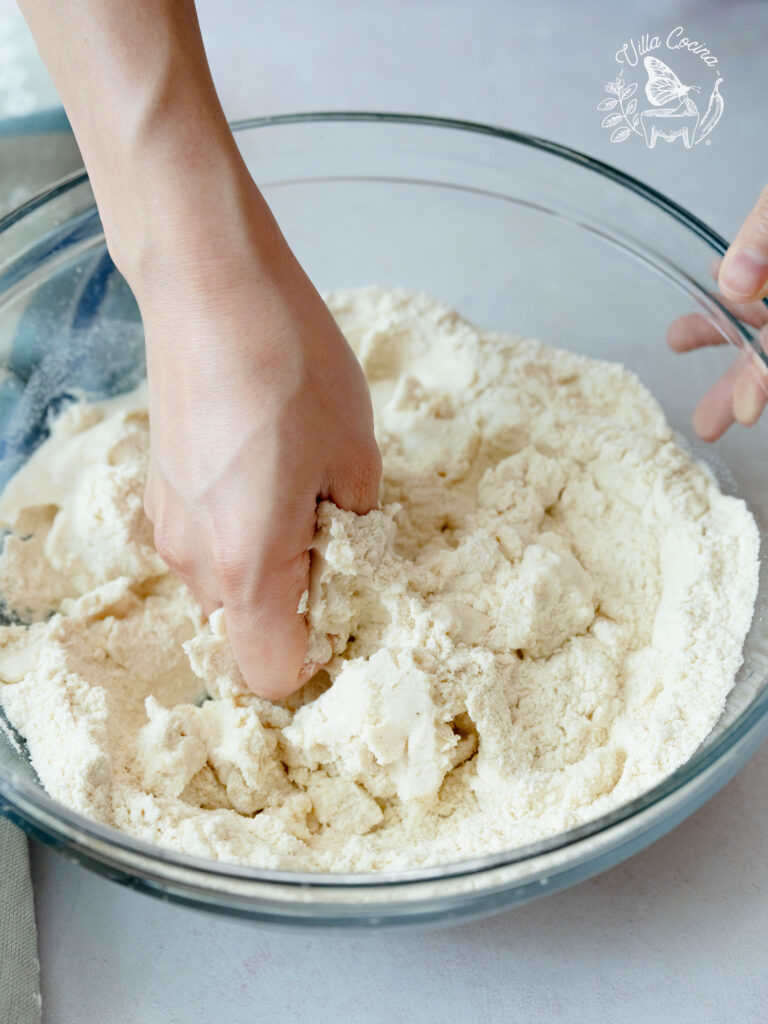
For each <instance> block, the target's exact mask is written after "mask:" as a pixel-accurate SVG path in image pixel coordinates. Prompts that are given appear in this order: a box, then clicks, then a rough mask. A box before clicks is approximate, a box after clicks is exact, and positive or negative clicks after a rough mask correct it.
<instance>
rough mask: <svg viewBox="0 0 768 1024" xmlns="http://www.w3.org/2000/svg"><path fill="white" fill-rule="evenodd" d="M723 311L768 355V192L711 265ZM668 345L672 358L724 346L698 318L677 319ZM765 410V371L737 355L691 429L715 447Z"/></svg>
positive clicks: (705, 399)
mask: <svg viewBox="0 0 768 1024" xmlns="http://www.w3.org/2000/svg"><path fill="white" fill-rule="evenodd" d="M713 276H716V278H717V282H718V285H719V287H720V291H721V292H722V294H723V295H724V296H725V302H724V303H723V305H725V306H726V307H727V308H728V310H729V311H730V312H731V313H732V314H733V315H734V316H735V317H737V318H738V319H740V320H743V321H744V322H745V323H747V324H749V325H751V326H752V327H755V328H757V329H758V331H759V334H758V343H759V344H760V345H761V346H762V350H763V352H764V353H766V354H768V309H766V307H765V306H764V304H763V303H762V302H761V301H760V300H761V299H763V298H764V297H766V296H768V188H766V189H765V190H764V191H763V193H762V194H761V196H760V198H759V200H758V202H757V204H756V206H755V208H754V209H753V210H752V212H751V213H750V215H749V216H748V217H747V219H746V221H745V222H744V224H743V225H742V227H741V230H740V231H739V232H738V234H737V235H736V238H735V239H734V240H733V242H732V243H731V245H730V247H729V248H728V251H727V252H726V254H725V256H724V257H723V259H722V261H718V262H716V263H715V264H714V265H713ZM667 337H668V341H669V344H670V346H671V347H672V348H673V349H674V350H675V351H676V352H690V351H692V350H693V349H697V348H702V347H703V346H706V345H722V344H725V342H726V338H725V337H724V336H723V334H721V333H720V331H718V330H717V328H716V327H715V326H714V324H713V323H712V322H711V321H710V320H709V319H708V318H707V317H705V316H703V315H702V314H699V313H694V314H691V315H690V316H684V317H681V318H680V319H679V320H676V321H675V322H674V323H673V324H672V325H671V326H670V328H669V331H668V335H667ZM766 404H768V365H766V364H761V363H760V362H759V361H758V359H757V358H756V357H754V356H750V355H747V353H746V352H742V353H740V354H739V355H738V356H737V357H736V359H735V360H734V362H733V365H732V366H731V367H730V369H729V370H728V371H727V372H726V373H725V374H724V375H723V376H722V377H721V378H720V380H719V381H717V383H716V384H715V385H714V386H713V387H712V388H710V390H709V391H708V392H707V393H706V394H705V395H704V397H703V398H702V399H701V401H700V402H699V404H698V406H697V408H696V411H695V413H694V419H693V424H694V429H695V430H696V432H697V434H699V436H700V437H701V438H703V439H704V440H705V441H715V440H717V438H718V437H720V436H721V435H722V434H724V433H725V431H726V430H727V429H728V427H729V426H731V424H732V423H734V422H738V423H741V424H742V425H743V426H746V427H751V426H753V425H754V424H755V423H756V422H757V421H758V419H759V418H760V415H761V413H762V411H763V409H764V408H765V406H766Z"/></svg>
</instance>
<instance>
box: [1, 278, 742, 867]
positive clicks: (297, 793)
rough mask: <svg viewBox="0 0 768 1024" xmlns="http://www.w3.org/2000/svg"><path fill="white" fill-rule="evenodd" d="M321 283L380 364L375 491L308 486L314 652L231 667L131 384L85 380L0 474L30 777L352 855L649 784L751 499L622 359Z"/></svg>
mask: <svg viewBox="0 0 768 1024" xmlns="http://www.w3.org/2000/svg"><path fill="white" fill-rule="evenodd" d="M328 301H329V305H330V307H331V310H332V311H333V313H334V315H335V316H336V318H337V319H338V321H339V324H340V325H341V328H342V330H343V331H344V333H345V334H346V335H347V337H348V338H349V340H350V343H351V344H352V346H353V347H354V349H355V351H356V352H357V354H358V356H359V358H360V361H361V363H362V365H363V367H364V369H365V372H366V374H367V377H368V380H369V381H370V384H371V388H372V392H373V397H374V405H375V410H376V422H377V432H378V438H379V442H380V444H381V447H382V451H383V455H384V481H383V486H382V492H381V493H382V503H383V504H382V508H383V510H382V511H376V512H371V513H370V514H369V515H367V516H364V517H357V516H355V515H354V514H352V513H349V512H342V511H339V510H338V509H337V508H335V507H334V506H333V505H331V504H328V503H324V504H323V505H321V507H320V510H319V521H318V533H317V537H316V540H315V550H314V560H313V565H312V580H311V587H310V593H309V595H308V600H306V599H305V601H304V602H303V607H302V611H304V610H307V613H308V619H309V623H310V627H311V637H312V640H311V645H312V653H313V655H314V656H315V657H320V658H323V659H325V658H328V659H330V660H329V663H328V669H327V672H321V673H320V674H319V675H318V676H317V677H316V678H315V680H313V681H312V682H311V683H309V684H308V685H307V686H306V687H305V688H304V690H303V691H302V692H301V693H300V694H298V695H296V696H295V697H294V698H291V699H289V700H288V701H285V702H281V703H276V704H271V703H269V702H267V701H264V700H261V699H259V698H257V697H254V696H252V695H250V694H249V693H248V692H247V691H246V688H245V686H244V684H243V681H242V678H241V676H240V673H239V671H238V669H237V667H236V665H235V663H234V660H233V657H232V654H231V651H230V648H229V645H228V643H227V639H226V632H225V628H224V622H223V619H222V615H221V613H215V614H214V615H213V616H212V617H211V620H210V623H207V622H206V621H205V620H204V619H203V617H202V615H201V612H200V609H199V608H198V607H197V605H196V604H195V602H194V601H193V600H192V598H191V597H190V595H189V593H188V592H187V590H186V588H185V587H184V585H183V584H182V583H181V582H180V581H179V579H178V578H176V577H175V576H174V575H173V573H171V572H170V571H169V570H168V569H166V567H165V565H164V564H163V562H161V560H160V559H159V557H158V556H157V554H156V553H155V551H154V549H153V546H152V531H151V528H150V526H149V524H148V522H147V521H146V519H145V517H144V514H143V511H142V492H143V487H144V477H145V472H146V462H147V443H148V421H147V413H146V408H145V405H144V402H145V398H144V395H143V394H142V393H140V392H138V393H134V394H132V395H129V396H124V397H122V398H120V399H116V400H113V401H112V402H109V403H105V404H102V405H98V406H96V405H88V404H85V403H78V404H75V405H72V406H71V407H70V408H68V409H67V410H66V411H65V412H64V413H63V414H62V415H61V416H60V417H59V418H58V419H57V420H56V422H55V424H54V427H53V431H52V434H51V437H50V439H49V440H48V441H46V442H45V444H44V445H43V446H42V447H41V448H40V449H39V450H38V451H37V452H36V453H35V454H34V456H33V457H32V458H31V459H30V461H29V462H28V464H27V465H26V466H25V467H24V468H23V469H22V470H21V471H20V472H19V473H18V475H17V476H16V477H15V478H14V479H13V480H12V481H11V483H10V484H9V485H8V487H7V488H6V491H5V493H4V495H3V496H2V503H1V505H0V516H1V517H2V519H3V521H4V522H5V523H6V524H7V526H8V528H9V529H10V530H11V531H12V532H11V533H10V534H8V535H7V536H6V538H5V542H4V546H3V551H2V557H1V558H0V592H1V593H2V594H3V596H4V598H5V601H6V603H7V604H8V605H9V606H11V607H12V608H14V609H15V610H16V611H17V612H18V613H19V614H20V615H21V616H22V617H23V618H25V619H26V620H27V621H29V620H34V622H33V624H32V625H31V626H30V627H29V628H26V627H25V626H9V627H6V628H3V629H2V630H0V680H2V682H1V683H0V700H1V701H2V704H3V706H4V708H5V712H6V714H7V716H8V718H9V719H10V721H11V722H12V723H13V724H14V725H15V726H16V728H17V729H18V730H19V732H21V733H22V734H23V735H24V736H25V737H26V739H27V744H28V747H29V751H30V754H31V757H32V760H33V763H34V765H35V767H36V769H37V771H38V774H39V776H40V779H41V781H42V782H43V784H44V786H45V787H46V789H47V790H48V791H49V792H50V793H51V794H52V795H53V796H54V797H56V798H57V799H59V800H61V801H62V802H63V803H65V804H67V805H69V806H70V807H73V808H75V809H76V810H78V811H81V812H82V813H84V814H87V815H90V816H92V817H94V818H97V819H99V820H101V821H103V822H106V823H109V824H111V825H114V826H115V827H117V828H119V829H122V830H124V831H126V832H129V833H131V834H133V835H135V836H139V837H141V838H143V839H149V840H152V841H154V842H157V843H159V844H161V845H162V846H165V847H168V848H172V849H175V850H180V851H183V852H185V853H188V854H199V855H202V856H207V857H212V858H215V859H220V860H227V861H240V862H243V863H246V864H252V865H260V866H268V867H282V868H295V869H310V870H317V871H343V870H353V871H367V870H377V869H382V868H395V867H405V866H412V865H420V864H428V863H435V862H438V861H445V860H455V859H459V858H464V857H469V856H474V855H477V854H481V853H485V852H491V851H496V850H499V849H502V848H505V847H513V846H516V845H519V844H522V843H526V842H529V841H532V840H536V839H540V838H542V837H545V836H549V835H552V834H554V833H557V832H559V831H562V830H564V829H567V828H569V827H572V826H575V825H578V824H580V823H582V822H585V821H587V820H589V819H590V818H594V817H595V816H596V815H599V814H601V813H603V812H605V811H607V810H609V809H611V808H614V807H616V806H617V805H619V804H621V803H623V802H625V801H627V800H629V799H631V798H632V797H635V796H637V795H638V794H639V793H641V792H642V791H643V790H646V789H647V788H648V787H650V786H652V785H654V784H655V783H656V782H658V781H659V780H660V779H662V778H663V777H664V776H665V775H667V774H668V773H669V772H671V771H673V770H674V769H675V768H676V767H677V766H678V765H680V764H681V763H682V762H684V761H685V760H686V759H687V758H689V757H690V756H691V754H692V753H693V752H694V751H695V749H696V748H697V746H698V745H699V744H700V743H701V741H702V740H703V739H704V737H705V736H706V735H707V733H708V732H709V731H710V729H711V728H712V726H713V725H714V724H715V722H716V721H717V718H718V716H719V715H720V712H721V710H722V708H723V704H724V701H725V697H726V695H727V693H728V691H729V689H730V688H731V686H732V685H733V680H734V676H735V673H736V671H737V669H738V667H739V665H740V663H741V658H742V655H741V650H742V644H743V641H744V637H745V634H746V632H747V629H748V627H749V623H750V619H751V616H752V609H753V604H754V600H755V596H756V588H757V574H758V533H757V528H756V526H755V523H754V520H753V519H752V516H751V515H750V513H749V512H748V510H747V508H746V506H745V505H744V503H743V502H741V501H739V500H737V499H734V498H731V497H724V496H723V495H722V494H721V493H720V492H719V490H718V488H717V486H716V484H715V483H714V482H713V480H712V478H711V477H710V475H709V474H708V472H707V471H706V470H705V469H704V468H702V466H700V465H699V464H697V463H696V462H695V461H693V460H692V458H691V457H690V456H689V455H687V454H686V453H685V452H684V451H682V450H681V449H680V448H679V447H677V445H676V444H675V442H674V440H673V437H672V433H671V431H670V429H669V427H668V426H667V424H666V422H665V420H664V416H663V415H662V412H661V410H660V409H659V407H658V406H657V404H656V402H655V401H654V400H653V398H652V397H651V395H650V394H649V393H648V392H647V391H646V389H645V388H644V387H643V386H642V385H641V384H640V382H639V381H638V380H637V379H636V378H635V377H634V376H633V375H632V374H630V373H628V372H627V371H626V370H624V369H623V368H622V367H621V366H618V365H615V364H611V363H605V362H597V361H594V360H590V359H585V358H582V357H579V356H575V355H571V354H569V353H566V352H562V351H559V350H557V349H553V348H547V347H545V346H543V345H541V344H539V343H538V342H536V341H531V340H528V339H523V338H519V337H514V336H511V335H506V334H498V333H490V332H482V331H479V330H478V329H477V328H475V327H473V326H472V325H471V324H469V323H467V322H466V321H464V320H462V319H461V318H460V317H459V316H458V315H457V314H456V313H453V312H451V311H450V310H449V309H446V308H445V307H443V306H441V305H439V304H437V303H436V302H434V301H432V300H430V299H428V298H426V297H424V296H422V295H414V294H410V293H407V292H403V291H382V290H380V289H376V288H365V289H360V290H356V291H348V292H338V293H336V294H334V295H331V296H330V297H329V300H328ZM51 611H54V612H55V614H53V615H52V616H50V612H51ZM204 696H210V697H212V698H213V699H212V700H201V698H203V697H204Z"/></svg>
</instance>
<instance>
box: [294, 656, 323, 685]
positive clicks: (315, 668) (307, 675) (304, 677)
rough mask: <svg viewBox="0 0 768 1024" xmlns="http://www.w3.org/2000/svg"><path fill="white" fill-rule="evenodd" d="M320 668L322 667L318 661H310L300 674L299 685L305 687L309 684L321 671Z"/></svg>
mask: <svg viewBox="0 0 768 1024" xmlns="http://www.w3.org/2000/svg"><path fill="white" fill-rule="evenodd" d="M320 668H321V665H320V663H319V662H317V661H310V662H309V663H308V664H306V665H305V666H304V667H303V668H302V670H301V672H299V685H300V686H303V685H304V683H308V682H309V680H310V679H311V678H312V677H313V676H316V675H317V673H318V672H319V671H320Z"/></svg>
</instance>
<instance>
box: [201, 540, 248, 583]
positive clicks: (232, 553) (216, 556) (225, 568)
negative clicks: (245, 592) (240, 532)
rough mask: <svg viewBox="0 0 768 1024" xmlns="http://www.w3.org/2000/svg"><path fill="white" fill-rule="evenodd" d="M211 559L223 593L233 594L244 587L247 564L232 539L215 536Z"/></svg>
mask: <svg viewBox="0 0 768 1024" xmlns="http://www.w3.org/2000/svg"><path fill="white" fill-rule="evenodd" d="M210 560H211V566H212V569H213V574H214V576H215V578H216V581H217V582H218V584H219V587H220V588H221V591H222V593H223V594H233V593H236V592H238V591H240V590H241V589H242V587H243V583H244V580H245V575H246V570H247V564H246V561H245V559H244V558H243V557H242V555H241V553H240V552H239V551H238V550H237V548H236V547H235V546H234V545H233V544H232V543H231V542H230V541H227V540H226V539H219V538H214V539H213V540H212V543H211V550H210Z"/></svg>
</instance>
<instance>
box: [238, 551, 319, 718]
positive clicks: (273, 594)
mask: <svg viewBox="0 0 768 1024" xmlns="http://www.w3.org/2000/svg"><path fill="white" fill-rule="evenodd" d="M308 585H309V552H308V551H305V552H303V553H302V554H301V555H299V556H298V557H297V558H294V559H292V560H291V561H290V562H287V563H286V562H283V563H280V562H273V563H272V564H270V565H265V566H264V567H263V568H262V569H261V570H260V572H259V575H258V577H257V579H256V582H255V585H254V586H253V587H252V588H249V593H248V594H243V595H242V596H240V595H238V596H236V597H235V598H233V599H232V600H230V601H224V617H225V619H226V623H227V634H228V636H229V642H230V644H231V646H232V650H233V652H234V655H235V660H236V661H237V664H238V666H239V668H240V671H241V672H242V674H243V678H244V679H245V682H246V684H247V686H248V688H249V689H250V690H252V691H253V693H255V694H256V695H257V696H259V697H266V698H267V699H269V700H279V699H281V698H282V697H287V696H288V695H289V694H291V693H293V692H294V690H297V689H298V688H299V686H301V685H302V684H303V683H304V682H306V680H307V679H308V678H309V677H310V675H312V674H314V667H311V668H310V669H307V668H305V666H304V661H305V658H306V654H307V624H306V621H305V619H304V616H303V615H302V614H301V613H300V612H299V603H300V601H301V597H302V594H303V593H304V591H305V590H306V589H307V587H308Z"/></svg>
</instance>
